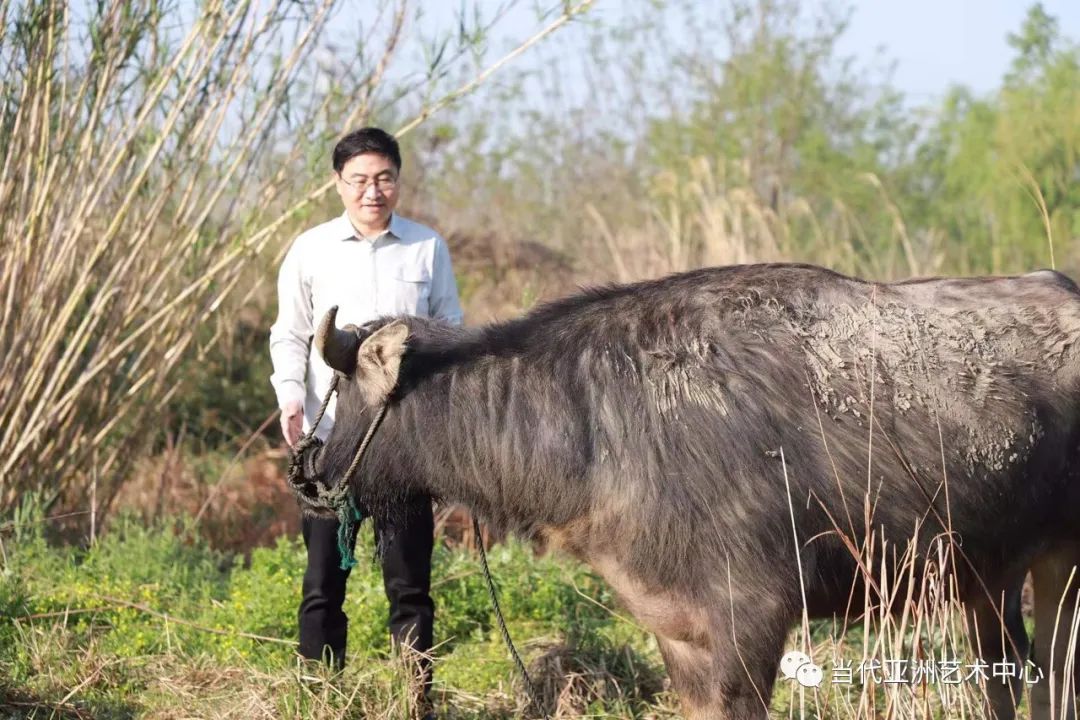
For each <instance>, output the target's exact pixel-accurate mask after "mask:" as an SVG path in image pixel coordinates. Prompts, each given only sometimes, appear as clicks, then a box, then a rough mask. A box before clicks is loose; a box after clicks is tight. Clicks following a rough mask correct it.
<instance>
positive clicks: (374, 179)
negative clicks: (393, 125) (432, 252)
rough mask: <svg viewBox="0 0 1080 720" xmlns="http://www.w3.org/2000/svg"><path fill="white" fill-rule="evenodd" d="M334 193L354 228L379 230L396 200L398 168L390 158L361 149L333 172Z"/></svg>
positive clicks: (368, 230) (388, 220)
mask: <svg viewBox="0 0 1080 720" xmlns="http://www.w3.org/2000/svg"><path fill="white" fill-rule="evenodd" d="M334 182H335V183H336V184H337V191H338V195H340V196H341V202H342V204H343V205H344V206H345V211H346V212H348V214H349V219H351V220H352V221H353V225H355V226H356V229H357V230H360V231H361V232H364V233H365V234H366V233H368V232H376V231H382V230H384V229H385V228H386V226H387V224H388V223H389V222H390V213H391V212H393V210H394V208H395V207H396V206H397V201H398V184H397V182H398V169H397V168H396V167H394V163H393V162H391V161H390V158H388V157H386V156H385V155H379V154H378V153H364V154H363V155H357V156H356V157H353V158H350V159H349V161H348V162H346V163H345V166H344V167H343V168H341V172H340V173H338V174H337V175H336V177H335V178H334Z"/></svg>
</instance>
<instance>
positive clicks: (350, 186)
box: [270, 127, 461, 681]
mask: <svg viewBox="0 0 1080 720" xmlns="http://www.w3.org/2000/svg"><path fill="white" fill-rule="evenodd" d="M333 166H334V182H335V184H336V186H337V192H338V195H339V196H340V197H341V202H342V205H344V208H345V212H344V213H343V214H342V215H341V216H340V217H338V218H335V219H333V220H330V221H329V222H325V223H323V224H321V225H318V226H316V227H314V228H312V229H310V230H308V231H307V232H304V233H303V234H301V235H300V236H299V237H297V238H296V240H295V242H294V243H293V245H292V247H291V248H290V249H289V252H288V254H287V255H286V257H285V260H284V262H283V263H282V266H281V270H280V274H279V277H278V318H277V322H275V323H274V325H273V327H272V328H271V330H270V356H271V359H272V360H273V365H274V373H273V375H272V376H271V378H270V380H271V383H272V384H273V386H274V390H275V392H276V393H277V400H278V406H279V407H280V408H281V431H282V433H283V434H284V436H285V441H286V442H287V443H288V444H289V446H290V447H291V446H293V445H294V444H295V443H296V441H297V440H298V439H299V437H300V436H301V432H302V431H303V432H306V431H307V430H308V429H309V428H310V426H311V423H312V422H313V421H314V419H315V415H316V414H317V412H318V409H319V406H320V405H321V403H322V399H323V397H324V396H325V394H326V391H327V388H328V387H329V384H330V380H331V378H332V377H333V371H332V370H331V369H330V368H329V367H327V366H326V364H325V363H323V361H322V358H321V357H320V356H319V354H318V351H316V350H314V349H313V348H312V343H311V338H312V336H313V334H314V332H315V329H314V323H315V322H316V319H319V318H322V317H323V315H324V314H325V313H326V311H327V309H328V308H330V307H331V306H333V305H337V306H338V307H339V310H338V323H339V325H346V324H348V323H354V324H356V325H360V324H363V323H365V322H367V321H369V320H374V319H376V318H378V317H380V316H383V315H400V314H407V315H422V316H428V317H433V318H437V319H441V320H444V321H446V322H450V323H454V324H460V323H461V306H460V304H459V302H458V295H457V287H456V284H455V282H454V274H453V271H452V269H451V266H450V254H449V251H448V250H447V246H446V241H445V240H443V238H441V237H440V236H439V235H438V234H437V233H436V232H435V231H434V230H432V229H430V228H428V227H425V226H423V225H420V224H418V223H415V222H412V221H410V220H407V219H405V218H403V217H401V216H400V215H397V214H396V213H395V212H394V208H395V207H396V206H397V203H398V200H399V190H400V179H399V178H400V173H401V154H400V150H399V148H398V144H397V141H396V140H395V139H394V138H393V136H391V135H390V134H388V133H386V132H384V131H383V130H380V129H378V128H370V127H369V128H363V129H361V130H357V131H355V132H352V133H350V134H348V135H346V136H345V137H344V138H342V139H341V141H340V142H338V144H337V145H336V146H335V147H334V153H333ZM334 406H335V403H334V402H331V403H330V405H329V407H328V408H327V410H326V414H325V416H324V417H323V420H322V422H321V423H320V424H319V427H318V428H317V429H316V431H315V432H316V435H317V436H319V437H320V438H322V439H325V438H326V437H327V435H329V433H330V428H331V426H332V423H333V418H334ZM402 515H403V517H404V518H405V519H403V520H402V521H400V523H399V524H398V526H396V527H378V526H377V527H376V528H375V533H376V539H377V541H378V542H379V543H380V545H381V546H382V547H383V548H384V552H383V554H382V571H383V581H384V585H385V589H386V596H387V598H388V599H389V601H390V620H389V626H390V633H391V636H392V638H393V640H394V641H395V642H396V643H399V644H407V645H410V646H411V647H412V648H413V649H415V650H417V651H419V652H421V653H427V652H428V651H429V650H430V648H431V645H432V625H433V620H434V603H433V602H432V600H431V596H430V594H429V589H430V584H431V551H432V545H433V542H434V540H433V532H434V523H433V520H432V513H431V505H430V503H427V502H425V503H423V506H422V507H416V508H409V509H408V511H406V512H404V513H402ZM337 532H338V523H337V521H336V520H321V519H312V518H304V519H303V536H304V543H305V545H306V546H307V554H308V558H307V570H306V571H305V573H304V584H303V598H302V600H301V602H300V610H299V623H300V654H301V655H303V656H305V657H308V658H312V659H322V660H325V661H328V662H330V663H332V664H333V665H334V666H336V667H341V666H342V665H343V664H344V661H345V640H346V633H347V627H348V619H347V618H346V616H345V614H344V612H343V611H342V603H343V602H344V600H345V581H346V579H347V578H348V576H349V571H347V570H341V569H340V564H341V555H340V552H339V550H338V542H337ZM425 672H427V673H430V670H429V669H427V670H426V671H425ZM427 679H428V681H430V675H428V676H427Z"/></svg>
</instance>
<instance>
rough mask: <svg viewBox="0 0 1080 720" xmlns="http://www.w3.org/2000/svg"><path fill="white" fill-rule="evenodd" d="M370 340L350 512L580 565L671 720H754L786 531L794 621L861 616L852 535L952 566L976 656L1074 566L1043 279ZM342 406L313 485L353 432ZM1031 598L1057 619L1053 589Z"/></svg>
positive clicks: (652, 291)
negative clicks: (626, 621) (375, 371)
mask: <svg viewBox="0 0 1080 720" xmlns="http://www.w3.org/2000/svg"><path fill="white" fill-rule="evenodd" d="M331 321H332V318H331ZM390 322H392V321H391V320H389V319H388V320H383V321H379V322H376V323H372V324H369V325H367V326H365V327H363V328H359V329H356V330H355V332H356V333H357V335H358V336H359V337H358V339H359V340H361V341H375V340H376V338H378V337H379V335H378V331H379V329H380V328H385V327H387V325H388V323H390ZM393 322H404V323H405V324H406V325H407V327H408V339H407V341H406V346H405V348H404V352H403V354H402V355H401V365H400V371H399V373H398V375H397V382H396V386H395V387H394V389H393V392H392V394H391V396H390V397H389V410H388V412H387V415H386V418H385V420H384V422H383V425H382V427H381V428H380V429H379V430H378V432H377V433H376V434H375V437H374V440H373V442H372V444H371V447H370V450H369V452H368V454H367V455H366V456H365V458H364V461H363V462H362V464H361V466H360V471H359V473H358V474H357V477H356V478H354V480H353V483H354V484H353V489H354V493H355V495H356V497H357V498H358V499H359V500H360V501H361V502H362V503H364V504H366V505H368V506H369V507H370V508H373V509H376V511H386V510H387V509H388V508H390V507H392V506H394V505H395V504H396V501H397V500H398V499H399V498H400V497H401V496H402V495H403V494H409V493H416V494H423V495H430V496H432V497H435V498H439V499H442V500H446V501H451V502H459V503H462V504H464V505H466V506H467V507H469V508H471V509H472V510H473V511H475V512H476V513H478V514H479V515H480V516H481V517H482V518H484V519H485V520H487V521H488V522H490V523H493V524H494V525H496V526H499V527H501V528H505V529H508V530H511V531H515V532H518V533H521V534H523V535H525V536H528V537H532V538H535V539H537V540H539V541H542V542H549V543H552V544H555V545H558V546H560V547H562V548H564V549H565V550H567V551H569V552H570V553H572V554H574V555H576V556H578V557H580V558H582V559H583V560H585V561H587V562H589V563H591V564H592V565H593V566H594V567H595V568H596V569H597V570H598V571H599V572H600V573H601V574H602V575H604V577H605V578H607V579H608V580H609V581H610V582H611V583H612V584H613V585H614V587H615V589H616V590H617V591H618V592H619V593H620V595H622V596H623V598H624V600H625V602H626V603H627V605H628V606H629V608H630V610H631V611H633V612H634V613H635V614H636V615H637V617H638V618H639V619H640V620H641V621H642V622H643V623H644V624H645V625H647V626H648V627H650V628H651V629H652V630H653V631H655V632H656V633H657V636H658V638H659V640H660V645H661V648H662V650H663V652H664V656H665V660H666V661H667V664H668V668H669V671H670V672H671V675H672V679H673V682H674V684H675V686H676V688H677V689H678V690H679V691H680V692H681V693H682V695H683V696H684V701H685V702H686V706H687V712H688V714H689V715H690V716H691V717H695V718H697V717H709V718H718V717H719V718H742V717H765V710H764V709H763V706H762V701H761V698H762V697H764V698H765V699H767V698H768V693H769V692H770V689H771V685H772V682H773V677H774V675H775V672H776V666H777V662H778V660H779V656H780V654H781V652H782V650H783V642H784V638H785V636H786V633H787V630H788V628H789V627H790V624H791V622H792V620H793V619H794V618H796V617H797V616H798V614H799V613H800V611H801V607H802V602H803V599H802V596H801V592H800V581H799V573H798V565H797V562H796V558H797V555H796V544H795V540H794V538H793V528H792V515H794V525H795V532H797V534H798V537H799V542H800V548H799V558H800V559H801V564H802V569H803V573H804V576H805V578H804V579H805V586H806V604H807V607H808V610H809V611H810V613H811V615H812V616H823V615H824V616H827V615H830V614H834V613H841V614H842V613H844V612H846V610H847V609H848V606H849V603H850V598H851V595H852V587H853V584H854V586H855V587H856V588H859V589H857V590H856V592H857V593H858V594H857V595H856V596H855V597H857V598H861V597H862V594H861V586H860V582H861V577H862V576H861V574H860V572H858V567H857V563H856V557H855V556H854V555H853V553H852V552H851V550H850V549H849V547H848V546H846V545H845V543H844V541H843V537H844V536H846V537H847V538H849V539H850V540H852V541H853V542H854V543H855V545H856V546H859V545H861V543H862V542H863V539H864V538H866V537H867V535H868V531H869V530H872V531H873V533H874V534H875V536H876V537H877V538H878V539H879V540H878V547H880V546H881V543H880V541H881V540H882V539H883V540H885V541H887V542H888V543H889V546H890V547H895V546H899V547H900V548H903V547H904V546H905V545H906V543H907V542H908V541H909V540H910V539H911V538H912V537H917V542H918V550H919V552H920V554H921V555H923V556H925V555H927V554H930V553H931V552H932V548H931V543H933V542H934V541H935V539H945V538H955V539H957V540H958V541H959V542H958V550H957V554H958V559H957V560H956V561H955V563H954V564H953V567H952V568H951V570H952V571H953V572H954V573H955V578H956V580H957V583H958V587H959V592H960V594H961V595H962V596H963V597H965V598H967V599H968V600H969V601H970V603H971V604H972V606H973V607H974V608H975V610H974V612H976V614H977V615H978V618H977V620H976V623H977V625H978V626H979V629H980V630H981V631H982V632H983V634H984V635H986V634H990V633H991V631H993V635H994V637H999V636H1000V628H999V627H998V629H997V630H993V629H994V628H995V627H997V626H996V625H995V624H994V622H991V621H992V620H995V603H996V602H997V601H998V600H999V599H1000V598H1001V596H1002V593H1003V592H1006V591H1007V592H1008V597H1009V598H1010V599H1011V600H1015V598H1016V588H1017V587H1018V585H1019V583H1020V582H1022V580H1023V577H1024V574H1025V572H1026V571H1027V569H1028V568H1036V569H1037V568H1039V567H1041V566H1045V567H1046V568H1048V569H1046V570H1045V572H1044V573H1043V575H1042V576H1043V577H1045V578H1049V577H1051V576H1053V577H1059V576H1060V574H1061V572H1062V568H1064V567H1071V565H1072V564H1073V563H1074V562H1075V552H1074V547H1075V541H1076V540H1077V535H1078V529H1077V526H1076V522H1075V513H1076V509H1077V507H1078V506H1077V500H1078V499H1080V498H1078V494H1080V483H1078V482H1077V473H1078V472H1080V464H1078V463H1077V462H1076V460H1077V454H1078V453H1077V450H1078V447H1080V425H1078V420H1080V415H1078V408H1080V405H1078V400H1080V394H1078V393H1080V357H1078V353H1080V346H1078V344H1077V341H1078V339H1080V292H1078V291H1077V288H1076V286H1075V285H1074V284H1073V283H1072V282H1071V281H1070V280H1068V278H1065V277H1064V276H1061V275H1059V274H1057V273H1052V272H1048V271H1044V272H1040V273H1032V274H1030V275H1026V276H1022V277H1002V278H976V279H929V280H913V281H908V282H902V283H894V284H880V283H868V282H863V281H860V280H857V279H853V278H849V277H845V276H842V275H839V274H836V273H833V272H830V271H827V270H823V269H821V268H816V267H812V266H806V265H757V266H737V267H728V268H716V269H706V270H699V271H695V272H689V273H685V274H681V275H675V276H671V277H667V278H664V279H661V280H656V281H651V282H643V283H638V284H633V285H625V286H613V287H606V288H602V289H595V290H588V291H585V292H582V293H581V294H579V295H576V296H573V297H570V298H567V299H564V300H560V301H557V302H553V303H550V304H547V305H544V306H542V307H540V308H538V309H536V310H534V311H533V312H531V313H529V314H528V315H526V316H525V317H523V318H521V319H519V320H515V321H512V322H507V323H501V324H494V325H489V326H486V327H482V328H479V329H460V328H448V327H445V326H442V325H439V324H437V323H434V322H432V321H428V320H422V319H417V318H405V319H399V320H396V321H393ZM390 351H391V352H392V351H393V349H392V348H391V349H390ZM397 352H399V353H400V352H401V348H398V350H397ZM345 369H346V370H347V371H349V372H352V369H351V368H345ZM352 380H353V381H352V382H346V383H342V388H341V396H340V399H339V402H338V406H337V424H336V426H335V430H334V432H333V433H332V435H331V437H330V439H329V440H328V443H327V446H326V449H325V451H324V453H323V457H322V459H321V462H322V466H323V470H324V472H325V473H326V474H327V475H328V476H329V477H337V476H339V475H340V474H341V472H342V471H343V470H344V468H345V467H347V466H348V464H349V462H350V461H351V459H352V453H353V451H354V450H355V448H356V444H357V443H358V441H359V438H360V437H361V436H362V435H363V432H364V430H365V427H366V420H365V418H370V417H371V412H372V408H371V407H370V406H369V403H370V400H367V401H365V399H364V395H363V394H362V393H361V392H360V389H361V388H362V387H363V386H364V383H365V377H364V372H363V371H356V372H354V373H353V377H352ZM871 418H872V422H873V433H871ZM946 480H947V484H946V482H945V481H946ZM788 485H790V506H791V508H792V509H791V510H789V495H788V491H787V487H788ZM866 498H869V502H870V503H871V505H872V520H871V525H872V528H867V527H866V523H865V514H864V500H865V499H866ZM879 560H885V561H886V564H888V562H890V561H891V560H890V559H885V558H879ZM1040 564H1042V565H1040ZM921 570H922V566H921V564H920V565H919V567H918V571H921ZM918 571H917V572H916V576H915V582H916V583H918V582H919V577H918ZM1065 575H1066V576H1067V572H1066V573H1065ZM1044 584H1046V585H1047V587H1050V588H1051V591H1053V592H1056V593H1057V596H1055V597H1054V598H1053V605H1054V606H1056V604H1057V602H1058V599H1059V597H1060V593H1061V590H1063V589H1064V587H1063V586H1062V583H1061V582H1060V581H1054V583H1051V582H1050V581H1049V580H1048V581H1047V582H1046V583H1044ZM1038 585H1039V577H1036V587H1037V589H1038ZM1055 588H1056V589H1055ZM903 595H904V593H900V597H903ZM1067 604H1068V606H1069V607H1071V601H1070V602H1069V603H1067ZM857 605H861V602H859V603H857ZM1013 605H1014V608H1013V615H1014V616H1013V617H1012V618H1011V625H1010V627H1009V632H1010V633H1011V643H1012V648H1011V649H1008V648H1006V649H1002V648H1001V647H1000V642H999V643H998V649H997V650H996V651H993V650H991V652H990V653H989V655H990V656H992V657H1013V656H1015V655H1016V654H1017V653H1019V654H1020V655H1023V653H1024V651H1025V650H1026V644H1025V643H1026V638H1023V637H1022V634H1023V633H1022V628H1021V629H1018V627H1017V619H1016V618H1015V612H1016V610H1015V602H1014V603H1013ZM980 608H981V610H980ZM1037 610H1038V609H1037ZM1036 614H1037V615H1038V614H1039V613H1038V611H1037V613H1036ZM732 618H734V624H733V623H732ZM987 618H990V619H989V620H988V619H987ZM984 643H985V640H984ZM1007 644H1008V643H1007ZM735 646H737V648H738V652H736V651H735ZM1059 682H1060V681H1059ZM1059 687H1060V685H1059ZM994 702H995V705H994V708H993V710H994V712H997V714H998V715H999V716H1000V717H1005V716H1009V715H1011V712H1012V708H1011V702H1010V701H1009V700H1008V699H1005V700H1001V699H1000V698H999V699H997V700H995V701H994ZM1040 702H1041V700H1040Z"/></svg>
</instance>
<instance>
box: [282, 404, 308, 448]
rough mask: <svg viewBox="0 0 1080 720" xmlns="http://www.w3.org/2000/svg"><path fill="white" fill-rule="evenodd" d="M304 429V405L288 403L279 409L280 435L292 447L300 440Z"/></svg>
mask: <svg viewBox="0 0 1080 720" xmlns="http://www.w3.org/2000/svg"><path fill="white" fill-rule="evenodd" d="M303 428H304V403H302V402H297V401H294V402H290V403H288V404H287V405H285V407H283V408H282V409H281V434H282V435H283V436H284V437H285V442H287V443H288V444H289V447H292V446H293V445H295V444H296V441H297V440H299V439H300V433H301V432H302V431H303Z"/></svg>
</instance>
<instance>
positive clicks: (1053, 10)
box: [421, 0, 1080, 103]
mask: <svg viewBox="0 0 1080 720" xmlns="http://www.w3.org/2000/svg"><path fill="white" fill-rule="evenodd" d="M723 2H724V0H699V3H698V4H699V5H700V6H701V7H708V6H709V5H714V6H716V7H723ZM829 2H830V0H805V2H804V7H805V8H807V9H809V10H810V11H812V10H813V8H815V7H816V6H821V5H822V4H825V3H829ZM479 4H480V7H481V9H482V10H483V11H486V12H487V13H489V14H490V13H491V12H493V11H494V9H495V8H496V7H498V6H499V5H500V4H501V0H481V2H480V3H479ZM536 4H539V5H541V6H543V7H550V6H554V5H557V4H558V3H557V2H554V0H541V1H540V2H537V3H536ZM634 4H635V5H637V4H638V3H634ZM844 4H845V3H844V2H835V1H833V2H831V5H832V6H834V7H835V6H837V5H839V6H841V7H843V6H844ZM846 4H847V5H850V6H851V7H852V8H853V11H854V12H853V15H852V19H851V24H850V27H849V28H848V30H847V32H846V33H845V35H844V37H843V38H842V40H841V42H840V52H841V53H842V54H845V55H852V56H854V57H856V58H857V59H859V60H860V61H865V62H867V63H875V64H878V65H880V62H879V61H880V60H889V59H891V60H894V61H895V63H896V65H895V74H894V81H895V84H896V86H897V87H898V88H899V89H900V90H902V91H903V92H904V93H905V94H906V95H908V96H909V100H911V101H913V102H915V103H923V102H926V101H930V100H932V99H934V98H936V97H939V96H941V95H942V94H943V93H944V92H945V91H946V90H947V89H948V88H949V87H950V86H951V85H954V84H964V85H967V86H969V87H971V88H973V89H974V90H976V91H980V92H985V91H988V90H991V89H993V88H994V87H996V86H997V84H998V82H999V81H1000V79H1001V77H1002V76H1003V74H1004V72H1005V70H1006V68H1007V66H1008V63H1009V60H1010V58H1011V49H1010V48H1009V47H1008V45H1007V43H1006V35H1007V34H1008V33H1009V32H1012V31H1015V30H1017V29H1018V28H1019V27H1020V24H1021V22H1022V21H1023V18H1024V16H1025V15H1026V13H1027V9H1028V8H1029V7H1030V6H1031V5H1032V4H1033V2H1031V1H1030V0H849V1H848V2H847V3H846ZM421 7H422V8H423V10H424V13H425V15H426V17H425V19H424V21H423V25H424V26H425V27H426V29H429V30H435V29H436V28H439V27H453V23H454V22H455V20H454V17H455V15H454V14H455V12H456V11H457V10H458V9H459V8H460V4H459V3H458V2H453V1H448V0H422V2H421ZM625 7H627V6H626V5H624V4H623V3H622V0H597V2H596V5H595V6H594V8H593V10H591V11H590V12H591V13H592V15H593V17H594V18H595V19H596V20H598V21H601V22H602V21H603V19H604V17H605V16H611V15H612V14H618V13H620V12H621V11H622V10H623V9H624V8H625ZM1043 7H1044V8H1045V9H1046V10H1047V12H1049V13H1050V14H1051V15H1052V16H1055V17H1057V18H1058V20H1059V22H1060V25H1061V29H1062V31H1063V32H1064V34H1065V35H1067V36H1070V37H1072V38H1073V39H1077V40H1080V0H1044V1H1043ZM537 27H539V25H538V24H537V22H536V14H535V12H534V10H533V3H531V2H524V3H522V6H521V7H519V8H517V9H515V11H514V12H513V13H511V14H510V16H509V17H508V18H507V19H506V20H505V21H504V22H503V23H502V24H501V25H500V29H499V31H498V32H497V33H496V40H497V42H495V43H493V48H495V49H499V48H501V47H503V46H504V45H506V46H510V45H511V44H512V42H513V40H514V39H522V38H524V37H528V35H529V34H530V33H531V32H533V31H534V30H535V29H536V28H537ZM556 42H558V41H556ZM879 50H880V51H881V54H879ZM534 56H535V54H534ZM521 62H522V63H528V62H529V60H528V58H523V59H522V61H521Z"/></svg>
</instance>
